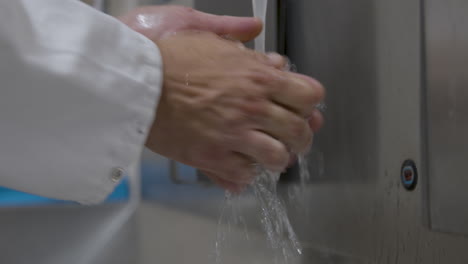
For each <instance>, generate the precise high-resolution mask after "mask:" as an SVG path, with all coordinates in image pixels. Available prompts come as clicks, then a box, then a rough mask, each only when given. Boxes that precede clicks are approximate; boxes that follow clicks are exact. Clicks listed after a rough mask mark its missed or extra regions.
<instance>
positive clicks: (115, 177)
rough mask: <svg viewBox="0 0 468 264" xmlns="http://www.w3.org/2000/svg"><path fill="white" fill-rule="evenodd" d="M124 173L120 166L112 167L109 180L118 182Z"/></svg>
mask: <svg viewBox="0 0 468 264" xmlns="http://www.w3.org/2000/svg"><path fill="white" fill-rule="evenodd" d="M124 174H125V171H124V169H122V168H114V169H113V170H112V175H111V180H112V181H113V182H115V183H117V182H119V181H120V180H121V179H122V178H123V176H124Z"/></svg>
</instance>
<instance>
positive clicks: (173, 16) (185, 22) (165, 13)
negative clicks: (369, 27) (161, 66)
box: [119, 6, 263, 41]
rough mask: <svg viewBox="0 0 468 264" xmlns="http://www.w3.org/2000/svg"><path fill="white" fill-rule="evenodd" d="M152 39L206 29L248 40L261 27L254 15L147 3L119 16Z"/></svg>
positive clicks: (230, 37)
mask: <svg viewBox="0 0 468 264" xmlns="http://www.w3.org/2000/svg"><path fill="white" fill-rule="evenodd" d="M119 19H120V20H121V21H122V22H123V23H125V24H127V25H128V26H129V27H130V28H132V29H133V30H135V31H137V32H139V33H141V34H143V35H144V36H146V37H147V38H149V39H151V40H154V41H156V40H159V39H161V38H162V37H164V36H167V35H170V34H173V33H176V32H180V31H187V30H195V31H207V32H212V33H214V34H217V35H219V36H223V37H227V38H229V39H232V40H238V41H249V40H251V39H252V38H253V37H255V36H257V35H258V34H259V33H260V32H261V31H262V27H263V25H262V22H261V21H260V20H259V19H257V18H252V17H231V16H216V15H211V14H207V13H203V12H199V11H196V10H194V9H191V8H188V7H182V6H144V7H139V8H137V9H134V10H133V11H130V12H129V13H127V14H125V15H123V16H121V17H119Z"/></svg>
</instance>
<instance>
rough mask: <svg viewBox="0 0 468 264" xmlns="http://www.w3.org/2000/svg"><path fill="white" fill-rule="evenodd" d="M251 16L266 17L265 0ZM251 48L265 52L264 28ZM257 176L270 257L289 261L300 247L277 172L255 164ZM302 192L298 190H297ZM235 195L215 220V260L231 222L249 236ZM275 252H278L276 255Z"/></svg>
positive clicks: (256, 2) (257, 0)
mask: <svg viewBox="0 0 468 264" xmlns="http://www.w3.org/2000/svg"><path fill="white" fill-rule="evenodd" d="M252 4H253V11H254V16H255V17H258V18H260V19H262V21H263V22H265V20H266V11H267V5H268V0H252ZM255 49H256V50H257V51H259V52H262V53H264V52H265V31H263V32H262V33H261V34H260V36H258V37H257V38H256V39H255ZM299 166H300V177H301V189H303V188H304V185H305V183H306V181H307V180H308V178H309V172H308V169H307V163H306V160H305V159H304V157H303V156H300V157H299ZM257 172H258V176H257V177H256V180H255V181H254V183H253V184H252V186H251V187H252V190H253V194H254V196H255V198H256V201H257V202H258V204H259V206H260V209H261V219H260V222H261V226H262V227H263V229H264V231H265V233H266V240H267V242H268V245H269V247H270V248H272V249H273V250H274V252H275V254H274V256H272V258H273V259H272V261H274V262H273V263H275V264H290V263H291V262H293V261H295V260H297V258H298V257H299V256H300V255H301V254H302V247H301V245H300V243H299V240H298V239H297V236H296V234H295V232H294V230H293V228H292V226H291V223H290V222H289V218H288V215H287V212H286V208H285V206H284V203H283V202H282V200H281V199H280V198H279V197H278V193H277V188H276V187H277V182H278V180H279V177H280V173H276V172H271V171H267V170H265V169H263V168H262V167H260V166H258V168H257ZM299 194H302V192H301V193H298V195H299ZM237 202H238V198H236V197H233V196H232V195H231V194H230V193H229V192H226V197H225V205H224V207H223V209H222V211H221V216H220V218H219V222H218V235H217V241H216V252H215V254H216V264H221V263H222V251H223V249H224V248H225V247H226V244H227V242H228V241H226V240H227V239H228V234H229V233H231V225H237V226H238V225H239V224H240V225H241V226H242V227H243V228H244V230H245V239H246V240H249V233H248V231H247V226H246V223H245V221H244V218H243V217H242V215H241V212H240V210H239V204H238V203H237ZM278 255H279V256H278Z"/></svg>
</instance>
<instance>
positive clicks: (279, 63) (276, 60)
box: [266, 52, 288, 70]
mask: <svg viewBox="0 0 468 264" xmlns="http://www.w3.org/2000/svg"><path fill="white" fill-rule="evenodd" d="M266 55H267V57H268V59H269V62H270V65H271V66H273V67H275V68H276V69H279V70H283V69H286V68H287V65H288V59H286V57H284V56H281V55H280V54H278V53H274V52H272V53H267V54H266Z"/></svg>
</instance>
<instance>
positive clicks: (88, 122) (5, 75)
mask: <svg viewBox="0 0 468 264" xmlns="http://www.w3.org/2000/svg"><path fill="white" fill-rule="evenodd" d="M161 68H162V62H161V57H160V54H159V50H158V48H157V47H156V45H155V44H154V43H153V42H152V41H150V40H148V39H146V38H145V37H144V36H142V35H140V34H138V33H136V32H134V31H132V30H131V29H129V28H127V27H126V26H125V25H124V24H122V23H120V22H119V21H118V20H116V19H114V18H112V17H109V16H107V15H105V14H102V13H100V12H98V11H96V10H94V9H92V8H91V7H88V6H86V5H85V4H83V3H80V2H78V1H75V0H0V80H1V84H0V186H5V187H8V188H13V189H16V190H20V191H25V192H29V193H33V194H38V195H42V196H47V197H51V198H56V199H63V200H72V201H77V202H80V203H83V204H93V203H98V202H101V201H103V200H104V199H105V198H106V197H107V196H108V195H109V194H110V193H111V192H112V191H113V189H114V187H115V186H116V185H117V184H118V183H119V180H120V177H119V176H120V175H119V174H118V173H119V172H120V170H121V169H123V170H124V171H127V172H128V171H130V170H129V168H130V167H131V165H132V164H136V163H137V161H138V160H139V156H140V153H141V151H142V148H143V145H144V141H145V139H146V137H147V133H148V130H149V128H150V126H151V124H152V121H153V119H154V114H155V109H156V105H157V101H158V98H159V94H160V90H161V83H162V71H161Z"/></svg>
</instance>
